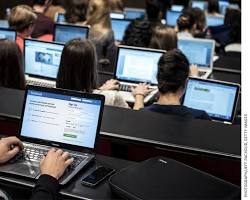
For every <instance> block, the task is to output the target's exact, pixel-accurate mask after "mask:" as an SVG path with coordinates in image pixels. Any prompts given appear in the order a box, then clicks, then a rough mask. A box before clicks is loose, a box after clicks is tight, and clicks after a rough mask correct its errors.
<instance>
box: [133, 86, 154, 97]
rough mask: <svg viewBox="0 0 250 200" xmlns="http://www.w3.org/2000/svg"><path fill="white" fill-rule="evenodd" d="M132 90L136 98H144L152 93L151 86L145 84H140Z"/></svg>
mask: <svg viewBox="0 0 250 200" xmlns="http://www.w3.org/2000/svg"><path fill="white" fill-rule="evenodd" d="M131 90H132V94H133V95H134V97H136V96H142V97H143V98H144V97H145V96H147V95H148V94H149V93H150V92H151V91H152V90H151V89H149V85H146V84H145V83H140V84H139V85H138V86H136V87H132V88H131Z"/></svg>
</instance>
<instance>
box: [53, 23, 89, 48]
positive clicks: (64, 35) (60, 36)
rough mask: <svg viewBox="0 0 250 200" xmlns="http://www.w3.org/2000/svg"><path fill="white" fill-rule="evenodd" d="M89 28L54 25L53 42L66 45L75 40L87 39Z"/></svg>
mask: <svg viewBox="0 0 250 200" xmlns="http://www.w3.org/2000/svg"><path fill="white" fill-rule="evenodd" d="M88 35H89V26H77V25H69V24H55V31H54V37H53V38H54V41H55V42H62V43H66V42H68V41H69V40H71V39H75V38H84V39H86V38H88Z"/></svg>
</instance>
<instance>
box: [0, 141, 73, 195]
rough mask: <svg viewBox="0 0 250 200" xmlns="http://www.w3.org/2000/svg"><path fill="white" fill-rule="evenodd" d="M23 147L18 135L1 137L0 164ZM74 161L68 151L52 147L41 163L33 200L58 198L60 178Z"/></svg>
mask: <svg viewBox="0 0 250 200" xmlns="http://www.w3.org/2000/svg"><path fill="white" fill-rule="evenodd" d="M22 148H23V144H22V142H21V141H20V140H19V139H18V138H16V137H8V138H2V139H0V165H2V164H4V163H6V162H8V161H9V160H10V159H11V158H13V157H14V156H15V155H17V154H18V153H19V152H20V151H21V150H22ZM72 162H73V159H72V158H71V159H69V153H68V152H63V151H62V150H60V149H58V150H56V149H54V148H52V149H51V150H50V151H49V152H48V153H47V155H46V157H44V158H43V159H42V161H41V163H40V170H41V176H40V177H39V179H38V181H37V183H36V185H35V188H34V189H33V194H32V197H31V200H40V199H41V200H42V199H46V200H53V199H57V197H58V192H59V183H58V179H59V178H60V177H61V176H62V175H63V173H64V171H65V170H66V169H67V167H68V166H69V165H70V164H71V163H72Z"/></svg>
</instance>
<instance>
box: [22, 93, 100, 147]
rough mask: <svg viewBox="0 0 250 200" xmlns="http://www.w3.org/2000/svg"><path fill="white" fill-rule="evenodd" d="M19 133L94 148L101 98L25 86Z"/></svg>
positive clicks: (29, 136)
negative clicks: (25, 95)
mask: <svg viewBox="0 0 250 200" xmlns="http://www.w3.org/2000/svg"><path fill="white" fill-rule="evenodd" d="M24 106H25V107H24V112H23V120H22V128H21V132H20V135H21V136H24V137H28V138H34V139H40V140H45V141H52V142H58V143H63V144H70V145H75V146H81V147H86V148H94V145H95V139H96V134H97V132H98V131H97V130H98V123H99V119H100V114H101V107H102V101H101V100H98V99H94V98H89V97H84V98H83V97H79V96H74V95H73V96H71V95H67V94H66V93H61V94H60V93H54V92H53V91H51V92H50V91H39V90H35V89H28V91H27V97H26V102H25V105H24Z"/></svg>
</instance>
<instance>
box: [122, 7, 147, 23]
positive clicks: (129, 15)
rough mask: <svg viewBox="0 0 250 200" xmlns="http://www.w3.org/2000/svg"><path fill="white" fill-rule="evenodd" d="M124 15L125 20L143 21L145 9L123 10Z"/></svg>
mask: <svg viewBox="0 0 250 200" xmlns="http://www.w3.org/2000/svg"><path fill="white" fill-rule="evenodd" d="M124 14H125V18H126V19H131V20H134V19H137V18H140V19H143V18H144V17H145V16H146V11H145V9H139V8H125V9H124Z"/></svg>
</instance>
